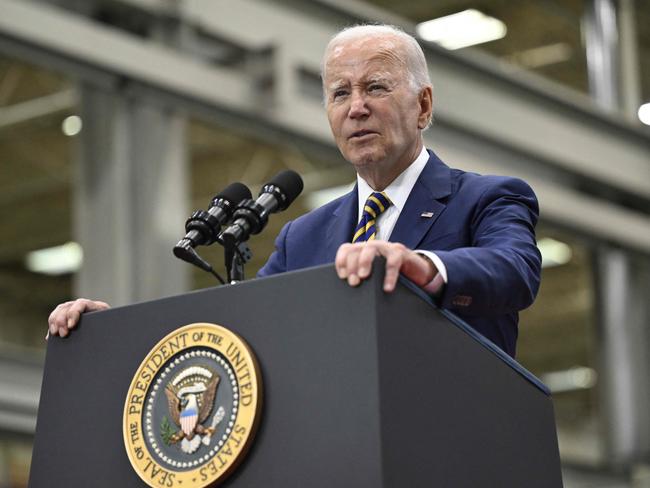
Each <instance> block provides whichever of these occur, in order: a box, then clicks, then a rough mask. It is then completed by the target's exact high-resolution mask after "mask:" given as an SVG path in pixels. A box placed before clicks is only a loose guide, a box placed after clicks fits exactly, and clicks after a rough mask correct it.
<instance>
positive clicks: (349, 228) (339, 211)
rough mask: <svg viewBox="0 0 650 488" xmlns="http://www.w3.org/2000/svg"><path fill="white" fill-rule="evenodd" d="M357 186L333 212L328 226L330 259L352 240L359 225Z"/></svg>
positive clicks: (328, 252) (332, 259)
mask: <svg viewBox="0 0 650 488" xmlns="http://www.w3.org/2000/svg"><path fill="white" fill-rule="evenodd" d="M357 201H358V197H357V186H356V185H355V186H354V189H353V190H352V191H351V192H350V193H348V194H347V195H346V196H345V197H344V198H343V199H342V200H341V204H340V205H339V206H338V207H336V209H335V210H334V212H333V213H332V218H331V219H330V222H329V224H328V227H327V254H328V257H329V260H330V261H334V258H335V257H336V251H338V248H339V247H340V246H341V244H344V243H346V242H350V241H351V240H352V233H353V232H354V228H355V227H356V226H357V214H358V213H359V210H358V203H357Z"/></svg>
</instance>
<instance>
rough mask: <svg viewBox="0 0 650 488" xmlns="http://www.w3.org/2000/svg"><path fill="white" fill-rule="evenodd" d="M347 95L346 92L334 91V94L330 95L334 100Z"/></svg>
mask: <svg viewBox="0 0 650 488" xmlns="http://www.w3.org/2000/svg"><path fill="white" fill-rule="evenodd" d="M347 94H348V91H347V90H336V91H334V93H333V94H332V98H333V99H334V100H336V99H337V98H341V97H344V96H345V95H347Z"/></svg>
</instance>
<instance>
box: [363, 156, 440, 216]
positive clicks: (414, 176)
mask: <svg viewBox="0 0 650 488" xmlns="http://www.w3.org/2000/svg"><path fill="white" fill-rule="evenodd" d="M428 160H429V153H428V152H427V150H426V148H425V147H424V146H422V151H420V154H419V155H418V157H417V158H415V161H413V162H412V163H411V164H410V165H409V166H408V167H407V168H406V169H405V170H404V171H402V173H401V174H400V175H399V176H398V177H397V178H395V179H394V180H393V181H392V183H391V184H390V185H388V186H387V187H386V189H385V190H384V193H385V194H386V196H387V197H388V198H389V199H390V201H391V202H393V205H394V206H395V208H397V211H398V212H401V211H402V209H403V208H404V205H406V200H407V199H408V197H409V195H410V194H411V190H412V189H413V187H414V186H415V182H416V181H417V180H418V178H419V177H420V173H422V170H423V169H424V167H425V166H426V164H427V161H428ZM374 191H375V190H373V189H372V188H371V187H370V185H369V184H368V183H366V180H364V179H363V178H361V177H360V176H359V175H357V192H358V195H359V202H358V203H359V205H358V208H359V213H358V214H357V215H358V216H359V218H360V217H361V215H362V214H363V207H364V205H365V204H366V200H367V199H368V197H369V196H370V194H371V193H373V192H374Z"/></svg>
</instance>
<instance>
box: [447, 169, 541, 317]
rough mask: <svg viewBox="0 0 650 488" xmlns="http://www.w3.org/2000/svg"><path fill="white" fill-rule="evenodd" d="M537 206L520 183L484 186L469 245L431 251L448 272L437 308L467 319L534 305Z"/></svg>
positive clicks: (537, 266) (537, 270) (537, 272)
mask: <svg viewBox="0 0 650 488" xmlns="http://www.w3.org/2000/svg"><path fill="white" fill-rule="evenodd" d="M538 215H539V207H538V204H537V199H536V197H535V194H534V192H533V190H532V189H531V188H530V187H529V186H528V185H527V184H526V183H524V182H523V181H521V180H518V179H514V178H500V179H499V180H498V182H497V184H491V185H488V187H487V189H485V190H484V191H483V193H482V194H481V196H480V197H479V199H478V201H477V204H476V206H475V209H474V212H473V213H472V217H471V223H470V229H471V232H470V234H471V246H468V247H461V248H457V249H453V250H448V251H439V250H435V251H434V252H435V253H436V254H437V255H438V257H439V258H440V259H441V260H442V262H443V263H444V264H445V267H446V268H447V277H448V281H447V285H446V286H445V288H444V290H443V292H442V295H441V297H440V300H441V305H442V306H443V307H445V308H449V309H452V310H456V311H458V312H462V313H463V314H467V315H483V316H491V315H501V314H504V313H510V312H516V311H519V310H522V309H524V308H526V307H528V306H530V305H531V304H532V303H533V300H534V299H535V296H536V294H537V291H538V289H539V283H540V273H541V255H540V252H539V250H538V248H537V245H536V241H535V224H536V223H537V218H538Z"/></svg>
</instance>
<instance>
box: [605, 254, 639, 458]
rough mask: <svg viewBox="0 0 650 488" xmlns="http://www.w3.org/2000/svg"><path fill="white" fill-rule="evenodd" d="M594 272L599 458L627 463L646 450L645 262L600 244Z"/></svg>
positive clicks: (637, 257)
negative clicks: (601, 451) (604, 455)
mask: <svg viewBox="0 0 650 488" xmlns="http://www.w3.org/2000/svg"><path fill="white" fill-rule="evenodd" d="M597 273H598V304H599V318H600V320H599V322H600V323H599V337H598V339H599V341H598V342H599V351H600V374H599V376H600V378H601V388H600V393H601V395H602V401H601V405H602V406H603V409H602V418H603V427H604V429H603V430H604V434H605V442H606V449H607V458H606V460H605V461H606V462H607V463H608V464H609V463H611V464H612V465H613V466H615V467H627V466H630V465H632V464H633V463H635V462H638V461H640V460H642V459H644V457H645V456H647V455H648V453H650V380H649V378H648V375H649V373H650V353H649V351H650V307H649V306H648V299H647V297H648V288H649V286H650V264H649V263H648V258H647V257H639V256H634V255H632V254H630V253H629V252H627V251H623V250H620V249H614V248H611V247H608V246H603V247H601V248H600V249H599V250H598V251H597Z"/></svg>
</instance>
